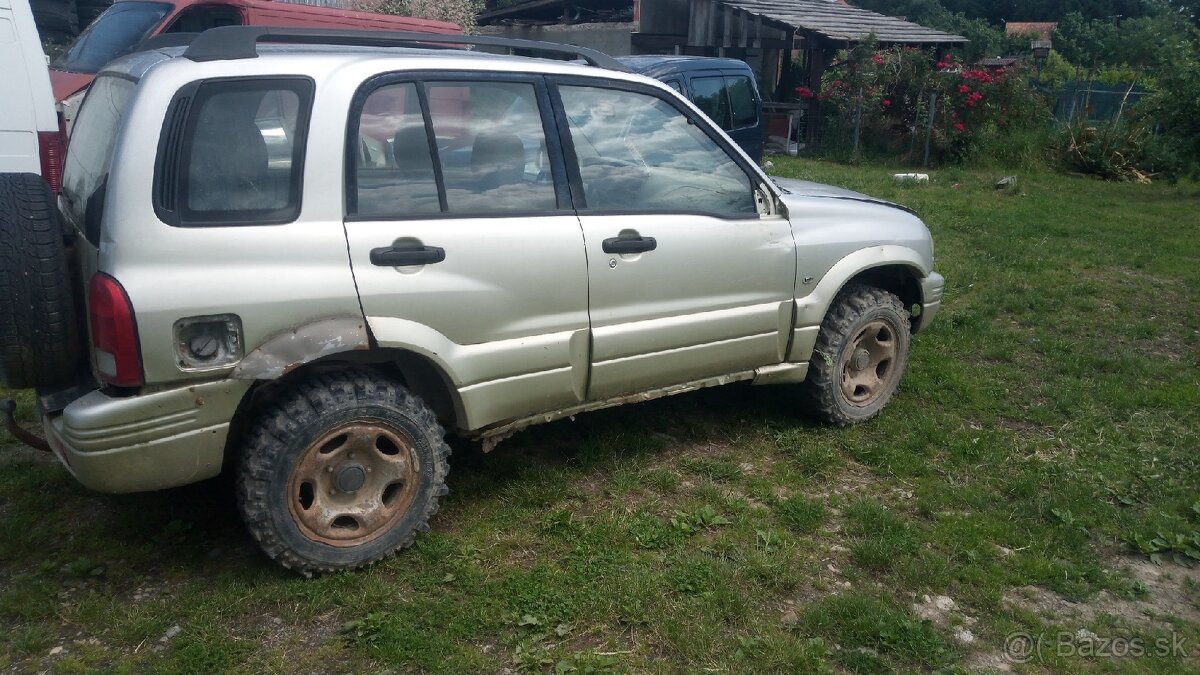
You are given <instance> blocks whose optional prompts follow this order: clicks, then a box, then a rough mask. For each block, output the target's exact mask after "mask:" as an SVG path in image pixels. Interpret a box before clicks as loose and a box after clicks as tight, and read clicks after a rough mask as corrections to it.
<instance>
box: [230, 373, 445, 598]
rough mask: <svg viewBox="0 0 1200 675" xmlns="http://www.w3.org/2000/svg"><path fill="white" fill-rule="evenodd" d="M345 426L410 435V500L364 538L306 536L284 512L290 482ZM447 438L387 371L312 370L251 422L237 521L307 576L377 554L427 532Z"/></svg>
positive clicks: (441, 485)
mask: <svg viewBox="0 0 1200 675" xmlns="http://www.w3.org/2000/svg"><path fill="white" fill-rule="evenodd" d="M346 424H367V425H371V424H382V425H390V427H389V428H393V429H398V430H400V431H401V432H402V433H404V434H405V435H407V437H408V440H411V441H412V452H413V453H414V454H415V456H416V458H417V460H418V461H417V464H418V465H419V470H418V471H419V473H418V474H417V478H416V482H417V487H416V490H415V495H414V497H413V499H412V502H411V504H410V505H409V507H408V508H407V510H406V511H404V512H403V514H402V515H401V516H399V519H398V520H396V521H395V522H394V523H393V524H392V525H391V526H390V527H389V528H388V529H386V530H384V531H383V532H382V534H380V535H378V537H377V538H375V539H373V540H371V541H369V542H366V543H363V544H361V545H356V546H352V547H338V546H333V545H330V544H327V543H322V542H320V541H317V540H315V539H314V538H312V537H310V536H309V535H306V534H305V532H304V530H303V529H302V528H303V527H304V526H303V524H302V523H301V522H300V519H299V518H297V517H294V516H293V515H292V511H291V510H289V503H290V500H292V499H294V498H295V496H294V495H292V494H290V489H289V481H290V480H292V477H293V476H292V474H293V471H296V470H297V469H298V468H299V465H300V462H301V460H302V458H303V457H304V456H305V453H306V452H311V448H312V447H313V444H314V443H315V442H317V441H319V440H320V439H322V438H323V437H324V436H325V435H326V434H328V433H330V432H331V431H334V430H337V429H339V428H340V425H346ZM444 437H445V430H444V429H442V427H441V425H439V424H438V421H437V418H436V417H435V416H434V413H433V411H432V410H431V409H430V408H429V407H428V406H427V405H425V403H424V402H422V401H421V399H419V398H417V397H416V396H413V395H412V394H411V393H409V392H408V390H406V389H405V388H404V387H402V386H400V385H399V384H398V383H396V382H394V381H392V380H391V379H389V378H387V377H384V376H382V375H380V374H377V373H374V372H371V371H360V370H349V371H344V372H339V373H325V374H318V375H314V376H312V377H310V378H309V379H306V380H303V381H301V382H299V383H297V384H295V385H294V386H293V387H292V390H291V391H290V392H288V393H285V394H282V395H280V396H279V397H278V398H277V399H276V400H274V401H273V402H272V403H270V404H268V405H267V406H266V407H265V408H264V409H263V410H261V411H259V412H258V413H257V414H256V416H255V419H254V420H253V421H252V422H251V424H250V429H249V431H248V433H247V435H246V441H245V445H244V448H243V450H242V454H241V457H240V462H239V465H238V468H237V475H236V488H235V490H236V493H237V498H238V507H239V509H240V511H241V514H242V519H243V520H244V521H245V524H246V528H247V529H248V530H249V531H250V534H251V535H252V536H253V537H254V539H255V540H256V541H257V542H258V544H259V546H261V547H262V550H263V551H264V552H265V553H266V554H267V556H269V557H270V558H271V559H272V560H275V561H276V562H278V563H279V564H281V565H283V566H284V567H287V568H289V569H292V570H295V571H297V572H300V573H301V574H304V575H305V576H311V575H312V574H319V573H323V572H333V571H337V570H346V569H354V568H357V567H362V566H364V565H367V564H370V563H372V562H375V561H377V560H380V559H381V558H384V557H387V556H389V555H392V554H394V553H396V552H397V551H399V550H401V549H404V548H406V547H408V546H409V545H411V544H412V542H413V539H414V538H415V537H416V535H417V533H418V532H427V531H428V530H429V519H430V518H432V517H433V515H434V514H436V513H437V511H438V499H439V498H440V497H442V496H443V495H445V494H446V493H447V492H448V489H447V487H446V474H447V473H448V472H449V464H448V463H447V457H448V456H449V455H450V446H449V445H447V444H446V442H445V440H444ZM351 457H353V455H351Z"/></svg>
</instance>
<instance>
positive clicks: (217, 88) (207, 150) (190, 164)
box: [155, 78, 313, 227]
mask: <svg viewBox="0 0 1200 675" xmlns="http://www.w3.org/2000/svg"><path fill="white" fill-rule="evenodd" d="M312 88H313V85H312V81H311V80H308V79H302V78H284V79H259V78H254V79H230V80H213V81H207V82H203V83H201V84H200V85H199V86H196V87H192V88H187V89H185V90H184V91H181V92H180V94H179V95H178V96H177V97H176V100H175V101H174V102H173V103H172V106H171V109H170V110H169V111H168V113H167V119H166V121H165V122H164V128H163V135H162V143H161V144H160V147H159V156H158V166H157V171H156V174H155V197H156V201H155V206H156V210H157V212H158V214H159V217H160V218H162V219H163V221H164V222H167V223H168V224H171V225H179V226H185V227H194V226H205V225H238V224H244V225H271V224H280V223H287V222H291V221H293V220H295V219H296V217H297V216H298V215H299V213H300V196H301V177H302V175H303V170H304V148H305V141H306V139H307V135H308V116H309V110H310V107H311V104H312Z"/></svg>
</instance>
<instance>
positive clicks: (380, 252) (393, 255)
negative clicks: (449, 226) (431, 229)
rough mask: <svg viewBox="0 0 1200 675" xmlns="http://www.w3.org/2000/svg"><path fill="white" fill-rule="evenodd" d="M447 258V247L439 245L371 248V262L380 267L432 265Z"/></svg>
mask: <svg viewBox="0 0 1200 675" xmlns="http://www.w3.org/2000/svg"><path fill="white" fill-rule="evenodd" d="M445 259H446V249H444V248H440V247H438V246H400V247H396V246H384V247H382V248H373V249H371V264H372V265H379V266H380V267H407V266H409V265H432V264H433V263H440V262H442V261H443V260H445Z"/></svg>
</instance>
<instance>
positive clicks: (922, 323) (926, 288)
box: [914, 272, 946, 332]
mask: <svg viewBox="0 0 1200 675" xmlns="http://www.w3.org/2000/svg"><path fill="white" fill-rule="evenodd" d="M945 286H946V279H945V277H943V276H942V275H940V274H938V273H937V272H930V273H929V276H927V277H925V279H924V280H923V281H922V282H921V316H919V317H917V324H916V326H915V327H914V332H916V331H920V330H923V329H925V328H927V327H928V326H929V324H930V322H932V321H933V317H935V316H937V313H938V310H939V309H941V308H942V289H943V288H945Z"/></svg>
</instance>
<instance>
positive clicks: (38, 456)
mask: <svg viewBox="0 0 1200 675" xmlns="http://www.w3.org/2000/svg"><path fill="white" fill-rule="evenodd" d="M22 462H29V463H33V464H58V460H57V459H55V457H54V455H52V454H50V453H48V452H42V451H41V450H34V449H33V448H31V447H28V446H25V445H3V446H0V466H6V465H9V464H20V463H22Z"/></svg>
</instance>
